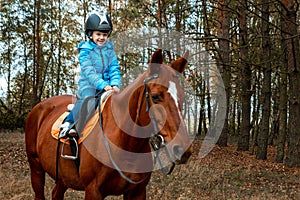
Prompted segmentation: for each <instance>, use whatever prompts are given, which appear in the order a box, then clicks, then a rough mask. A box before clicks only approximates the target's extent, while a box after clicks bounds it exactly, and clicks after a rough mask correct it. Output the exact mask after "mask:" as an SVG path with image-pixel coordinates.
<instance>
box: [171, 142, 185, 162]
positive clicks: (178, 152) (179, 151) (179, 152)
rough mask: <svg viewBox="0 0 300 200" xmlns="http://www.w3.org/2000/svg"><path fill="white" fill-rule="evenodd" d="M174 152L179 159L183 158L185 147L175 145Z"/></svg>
mask: <svg viewBox="0 0 300 200" xmlns="http://www.w3.org/2000/svg"><path fill="white" fill-rule="evenodd" d="M173 153H174V156H175V158H176V159H177V160H180V159H181V156H182V155H183V154H184V149H183V148H182V147H181V146H179V145H174V146H173Z"/></svg>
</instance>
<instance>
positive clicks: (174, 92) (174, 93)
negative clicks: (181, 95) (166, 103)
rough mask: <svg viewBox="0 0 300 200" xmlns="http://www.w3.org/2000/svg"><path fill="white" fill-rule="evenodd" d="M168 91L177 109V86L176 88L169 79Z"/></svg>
mask: <svg viewBox="0 0 300 200" xmlns="http://www.w3.org/2000/svg"><path fill="white" fill-rule="evenodd" d="M168 93H170V95H171V97H172V98H173V100H174V101H175V104H176V107H177V109H178V111H179V107H178V96H177V88H176V84H175V83H174V82H172V81H169V89H168Z"/></svg>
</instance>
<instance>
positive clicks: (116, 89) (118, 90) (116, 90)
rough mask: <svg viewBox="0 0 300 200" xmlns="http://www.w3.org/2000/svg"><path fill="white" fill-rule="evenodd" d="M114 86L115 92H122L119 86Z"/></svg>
mask: <svg viewBox="0 0 300 200" xmlns="http://www.w3.org/2000/svg"><path fill="white" fill-rule="evenodd" d="M112 88H113V90H114V91H115V92H117V93H119V92H120V89H119V88H118V87H117V86H113V87H112Z"/></svg>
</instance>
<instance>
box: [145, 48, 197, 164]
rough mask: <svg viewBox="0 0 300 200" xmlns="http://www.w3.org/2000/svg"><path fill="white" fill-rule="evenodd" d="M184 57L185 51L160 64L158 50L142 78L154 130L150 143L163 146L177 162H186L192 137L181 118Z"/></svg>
mask: <svg viewBox="0 0 300 200" xmlns="http://www.w3.org/2000/svg"><path fill="white" fill-rule="evenodd" d="M187 57H188V52H187V53H185V55H184V56H183V57H180V58H178V59H177V60H175V61H174V62H173V63H172V64H171V65H170V66H168V65H166V64H164V63H163V55H162V50H161V49H159V50H157V51H156V52H155V53H154V54H153V56H152V59H151V62H150V65H149V67H148V70H147V72H146V78H145V80H144V87H145V95H146V110H147V112H149V115H148V116H150V117H149V118H150V120H151V122H152V124H153V129H154V132H155V135H154V136H153V138H154V140H153V141H152V142H153V143H152V146H153V147H154V149H159V148H160V147H161V146H165V147H166V149H167V151H168V154H169V155H170V158H171V160H172V161H176V163H185V162H187V160H188V158H189V157H190V155H191V140H190V137H189V135H188V133H187V130H186V126H185V122H184V120H183V117H182V104H183V101H184V99H185V94H184V91H183V88H181V87H180V79H179V78H180V76H179V75H180V73H182V72H183V71H184V69H185V66H186V64H187ZM148 120H149V119H148ZM153 138H152V139H153Z"/></svg>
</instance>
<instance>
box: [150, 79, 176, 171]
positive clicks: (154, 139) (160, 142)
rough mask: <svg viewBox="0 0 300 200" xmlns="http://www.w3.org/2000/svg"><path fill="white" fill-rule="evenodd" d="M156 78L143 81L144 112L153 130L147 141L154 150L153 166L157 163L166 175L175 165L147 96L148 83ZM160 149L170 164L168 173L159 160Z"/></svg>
mask: <svg viewBox="0 0 300 200" xmlns="http://www.w3.org/2000/svg"><path fill="white" fill-rule="evenodd" d="M158 77H159V76H158V74H153V75H151V76H149V77H147V78H146V79H145V80H144V94H145V98H146V112H149V116H150V119H151V123H152V125H153V129H154V134H153V135H152V136H151V137H150V139H149V141H150V144H151V147H152V149H153V150H154V164H156V162H158V164H159V167H160V169H161V170H162V173H163V174H167V175H168V174H171V173H172V171H173V169H174V167H175V163H174V162H173V160H172V159H171V156H170V153H169V151H168V148H167V146H166V142H165V140H164V137H163V136H162V135H161V134H160V132H159V130H158V126H157V121H156V119H155V117H154V115H153V113H152V112H151V110H150V107H151V101H150V98H151V96H150V94H149V87H148V83H149V82H150V81H151V80H153V79H156V78H158ZM161 149H164V150H165V153H166V155H167V158H168V159H169V161H170V162H171V163H172V165H171V168H170V169H169V171H168V170H167V169H166V168H165V167H164V166H163V165H162V162H161V159H160V157H159V153H160V151H161Z"/></svg>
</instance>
